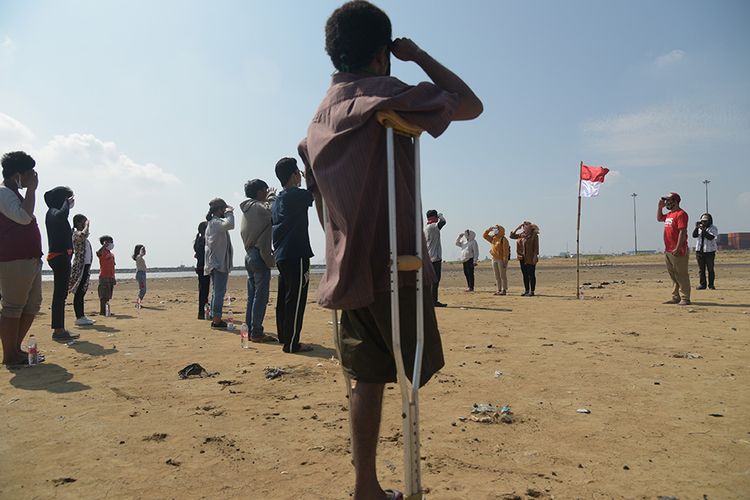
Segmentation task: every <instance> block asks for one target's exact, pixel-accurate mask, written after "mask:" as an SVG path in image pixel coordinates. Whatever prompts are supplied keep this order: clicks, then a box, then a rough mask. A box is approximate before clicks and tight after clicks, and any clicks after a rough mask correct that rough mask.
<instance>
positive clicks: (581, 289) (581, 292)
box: [578, 287, 583, 300]
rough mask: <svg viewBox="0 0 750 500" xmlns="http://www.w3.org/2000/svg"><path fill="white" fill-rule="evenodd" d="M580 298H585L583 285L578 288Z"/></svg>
mask: <svg viewBox="0 0 750 500" xmlns="http://www.w3.org/2000/svg"><path fill="white" fill-rule="evenodd" d="M578 299H579V300H583V287H581V288H580V289H579V290H578Z"/></svg>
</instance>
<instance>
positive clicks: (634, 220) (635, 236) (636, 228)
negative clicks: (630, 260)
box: [630, 193, 638, 255]
mask: <svg viewBox="0 0 750 500" xmlns="http://www.w3.org/2000/svg"><path fill="white" fill-rule="evenodd" d="M630 196H632V197H633V241H634V242H635V255H638V225H637V224H636V218H635V197H636V196H638V194H637V193H633V194H631V195H630Z"/></svg>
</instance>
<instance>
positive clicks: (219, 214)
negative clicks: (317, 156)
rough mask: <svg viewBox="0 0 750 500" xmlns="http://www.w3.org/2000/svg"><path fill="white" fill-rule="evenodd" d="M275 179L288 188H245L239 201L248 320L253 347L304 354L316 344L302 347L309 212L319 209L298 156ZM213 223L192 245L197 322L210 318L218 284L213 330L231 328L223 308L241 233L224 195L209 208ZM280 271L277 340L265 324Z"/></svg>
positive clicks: (282, 163) (284, 162)
mask: <svg viewBox="0 0 750 500" xmlns="http://www.w3.org/2000/svg"><path fill="white" fill-rule="evenodd" d="M275 173H276V177H277V178H278V180H279V182H280V183H281V186H282V190H281V191H280V192H279V193H278V194H277V193H276V190H275V189H273V188H269V186H268V184H267V183H266V182H265V181H263V180H261V179H253V180H250V181H248V182H247V183H246V184H245V196H246V197H247V199H246V200H245V201H243V202H242V203H241V204H240V210H241V211H242V220H241V225H240V232H241V235H242V242H243V246H244V248H245V269H246V270H247V276H248V277H247V307H246V311H245V323H246V324H247V325H248V327H249V338H250V341H252V342H275V341H277V340H278V342H279V343H281V344H282V349H283V351H284V352H287V353H296V352H305V351H310V350H312V347H310V346H308V345H306V344H302V343H301V342H300V334H301V331H302V324H303V321H304V314H305V306H306V304H307V293H308V287H309V281H310V258H311V257H312V256H313V252H312V247H311V246H310V237H309V233H308V224H309V223H308V217H307V212H308V210H309V208H310V207H311V206H312V205H313V196H312V193H311V192H310V191H308V190H306V189H303V188H301V187H300V186H301V184H302V179H303V177H304V174H303V173H302V171H300V169H299V168H298V166H297V161H296V160H295V159H294V158H282V159H280V160H279V161H278V162H277V163H276V167H275ZM206 220H207V221H206V223H205V225H204V223H201V224H200V225H199V226H198V235H197V236H196V238H195V241H194V244H193V248H194V251H195V257H196V260H197V265H196V272H197V273H198V308H199V311H198V317H199V318H200V319H203V318H204V317H205V314H204V308H205V304H206V303H207V301H208V294H209V286H212V288H213V290H212V298H211V306H210V312H211V326H212V327H213V328H218V329H225V328H227V326H228V325H227V322H226V321H224V320H223V318H222V314H223V304H224V299H225V297H226V291H227V282H228V278H229V273H230V272H231V270H232V266H233V258H234V251H233V248H232V241H231V238H230V234H229V232H230V231H231V230H233V229H234V228H235V216H234V209H233V208H232V207H230V206H228V205H227V203H226V202H225V201H224V200H223V199H221V198H215V199H213V200H211V202H210V203H209V211H208V214H207V216H206ZM274 267H277V268H278V270H279V284H278V299H277V301H276V331H277V334H278V338H276V337H274V336H272V335H268V334H266V332H265V328H264V326H263V320H264V318H265V314H266V308H267V306H268V301H269V289H270V281H271V269H273V268H274Z"/></svg>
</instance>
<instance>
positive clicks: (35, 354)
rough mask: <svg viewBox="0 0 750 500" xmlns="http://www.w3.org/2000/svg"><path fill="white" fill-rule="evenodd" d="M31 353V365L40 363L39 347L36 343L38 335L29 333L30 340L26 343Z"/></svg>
mask: <svg viewBox="0 0 750 500" xmlns="http://www.w3.org/2000/svg"><path fill="white" fill-rule="evenodd" d="M26 348H27V349H28V353H29V366H34V365H38V364H39V348H38V347H37V345H36V337H34V336H33V335H29V342H28V344H26Z"/></svg>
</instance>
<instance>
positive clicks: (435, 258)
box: [424, 215, 445, 262]
mask: <svg viewBox="0 0 750 500" xmlns="http://www.w3.org/2000/svg"><path fill="white" fill-rule="evenodd" d="M444 225H445V218H443V216H442V215H440V216H438V221H437V222H433V223H429V222H428V223H427V224H425V226H424V237H425V239H426V240H427V253H428V254H429V255H430V260H431V261H432V262H440V261H441V260H443V245H442V243H441V242H440V230H441V229H443V226H444Z"/></svg>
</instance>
